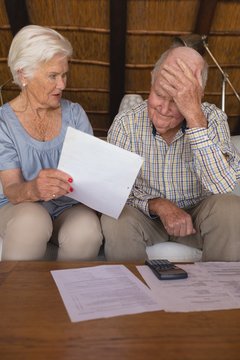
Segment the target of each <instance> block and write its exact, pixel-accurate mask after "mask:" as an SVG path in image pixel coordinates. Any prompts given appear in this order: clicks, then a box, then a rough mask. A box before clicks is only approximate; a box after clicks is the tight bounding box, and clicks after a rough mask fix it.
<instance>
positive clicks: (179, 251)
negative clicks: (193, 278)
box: [146, 241, 202, 262]
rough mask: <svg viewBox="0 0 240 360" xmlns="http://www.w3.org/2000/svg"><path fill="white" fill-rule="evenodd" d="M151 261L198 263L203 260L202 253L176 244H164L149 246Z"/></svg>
mask: <svg viewBox="0 0 240 360" xmlns="http://www.w3.org/2000/svg"><path fill="white" fill-rule="evenodd" d="M146 251H147V255H148V257H149V259H167V260H169V261H172V262H196V261H201V260H202V251H201V250H199V249H195V248H193V247H190V246H187V245H183V244H178V243H176V242H170V241H167V242H163V243H159V244H155V245H152V246H147V249H146Z"/></svg>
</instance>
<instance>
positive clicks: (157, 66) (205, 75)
mask: <svg viewBox="0 0 240 360" xmlns="http://www.w3.org/2000/svg"><path fill="white" fill-rule="evenodd" d="M176 47H178V46H172V47H171V48H170V49H168V50H167V51H165V52H164V53H163V54H162V55H161V56H160V58H159V59H158V61H157V62H156V64H155V65H154V68H153V70H152V72H151V75H152V82H151V83H152V84H153V83H154V81H155V80H156V77H157V74H158V72H159V69H160V66H161V65H162V63H163V62H164V61H165V60H166V59H167V57H168V55H169V54H170V53H171V51H172V50H173V48H176ZM200 56H201V55H200ZM202 59H203V68H202V73H201V75H202V88H203V89H204V88H205V86H206V83H207V79H208V64H207V62H206V60H205V59H204V58H202Z"/></svg>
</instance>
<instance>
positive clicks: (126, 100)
mask: <svg viewBox="0 0 240 360" xmlns="http://www.w3.org/2000/svg"><path fill="white" fill-rule="evenodd" d="M142 101H143V98H142V97H141V95H137V94H127V95H124V97H123V98H122V101H121V103H120V106H119V110H118V112H119V113H120V112H122V111H128V110H130V109H132V108H133V107H134V106H136V105H137V104H140V103H141V102H142Z"/></svg>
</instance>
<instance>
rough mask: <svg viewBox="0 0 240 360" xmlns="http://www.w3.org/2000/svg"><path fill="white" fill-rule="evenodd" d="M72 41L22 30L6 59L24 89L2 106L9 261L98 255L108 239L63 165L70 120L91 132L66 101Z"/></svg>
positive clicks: (1, 201) (3, 213)
mask: <svg viewBox="0 0 240 360" xmlns="http://www.w3.org/2000/svg"><path fill="white" fill-rule="evenodd" d="M71 55H72V46H71V44H70V43H69V41H68V40H67V39H65V38H64V37H63V36H61V35H60V34H59V33H58V32H56V31H54V30H52V29H50V28H46V27H41V26H36V25H30V26H26V27H24V28H22V29H21V30H20V31H19V32H18V33H17V34H16V36H15V37H14V39H13V41H12V44H11V47H10V51H9V56H8V64H9V67H10V70H11V73H12V76H13V80H14V83H16V84H17V85H18V86H19V87H20V89H21V92H20V94H19V95H18V96H17V97H16V98H14V99H13V100H11V101H10V102H9V103H6V104H4V105H3V106H2V107H1V108H0V180H1V183H2V188H3V191H2V194H0V235H1V236H2V238H3V252H2V258H3V260H34V259H41V258H43V256H44V254H45V251H46V246H47V243H48V241H49V240H50V241H52V242H53V243H55V244H56V245H57V246H59V249H58V259H59V260H74V259H84V260H88V259H94V258H95V257H96V256H97V255H98V252H99V248H100V246H101V243H102V232H101V227H100V222H99V219H98V216H97V214H96V213H95V212H94V211H93V210H92V209H89V208H88V207H86V206H85V205H83V204H81V203H79V202H77V201H75V200H73V199H71V198H70V197H68V196H65V195H67V194H69V193H70V192H72V191H74V179H72V177H71V174H66V173H64V172H63V171H60V170H58V169H57V165H58V161H59V156H60V153H61V149H62V146H63V141H64V137H65V133H66V130H67V127H68V126H71V127H73V128H76V129H79V130H81V131H83V132H86V133H89V134H92V133H93V131H92V127H91V125H90V123H89V120H88V118H87V115H86V113H85V112H84V110H83V108H82V107H81V106H80V105H79V104H76V103H72V102H70V101H68V100H64V99H62V92H63V90H64V89H65V87H66V81H67V74H68V62H69V59H70V57H71Z"/></svg>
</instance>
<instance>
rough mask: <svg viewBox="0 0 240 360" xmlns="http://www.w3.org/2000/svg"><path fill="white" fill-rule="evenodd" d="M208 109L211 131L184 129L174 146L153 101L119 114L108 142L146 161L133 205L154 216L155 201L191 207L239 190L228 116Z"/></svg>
mask: <svg viewBox="0 0 240 360" xmlns="http://www.w3.org/2000/svg"><path fill="white" fill-rule="evenodd" d="M202 110H203V112H204V114H205V116H206V118H207V121H208V128H207V129H205V128H193V129H187V128H185V127H184V126H183V127H182V128H181V129H180V130H179V131H178V132H177V134H176V135H175V138H174V140H173V141H172V143H171V144H170V145H168V144H167V143H166V142H165V141H164V140H163V139H162V137H161V136H160V135H159V134H158V133H156V130H155V128H154V126H153V124H152V123H151V121H150V119H149V117H148V111H147V101H144V102H142V103H141V104H139V105H137V106H136V107H135V108H134V109H132V110H130V111H127V112H123V113H120V114H118V115H117V116H116V118H115V119H114V122H113V124H112V126H111V128H110V130H109V132H108V141H109V142H110V143H112V144H115V145H117V146H119V147H121V148H124V149H126V150H129V151H132V152H135V153H137V154H139V155H140V156H142V157H143V158H144V163H143V166H142V168H141V170H140V172H139V174H138V177H137V179H136V181H135V184H134V186H133V188H132V191H131V194H130V196H129V198H128V202H127V203H128V204H130V205H132V206H134V207H136V208H138V209H139V210H141V211H142V212H144V213H145V214H146V215H148V216H150V214H149V211H148V200H149V199H153V198H166V199H168V200H170V201H172V202H174V203H175V204H176V205H177V206H178V207H180V208H185V209H186V208H189V207H192V206H194V205H196V204H197V203H198V202H199V201H201V200H202V199H204V198H206V197H207V196H209V195H210V194H217V193H226V192H230V191H231V190H233V188H234V186H235V184H236V181H237V179H239V178H240V155H239V154H238V153H237V152H236V149H235V148H234V146H233V145H232V144H231V141H230V132H229V127H228V123H227V116H226V114H225V113H224V112H223V111H221V110H220V109H218V108H217V107H216V106H215V105H212V104H209V103H203V104H202Z"/></svg>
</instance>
